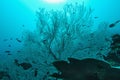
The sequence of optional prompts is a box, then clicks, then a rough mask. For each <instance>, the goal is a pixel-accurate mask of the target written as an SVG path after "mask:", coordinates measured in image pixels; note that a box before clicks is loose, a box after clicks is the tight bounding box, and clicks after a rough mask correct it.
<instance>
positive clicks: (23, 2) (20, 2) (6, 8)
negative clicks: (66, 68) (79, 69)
mask: <svg viewBox="0 0 120 80" xmlns="http://www.w3.org/2000/svg"><path fill="white" fill-rule="evenodd" d="M75 2H78V3H81V1H80V0H67V3H75ZM119 4H120V1H119V0H86V1H85V6H86V7H91V9H92V10H93V13H92V19H93V22H94V23H93V25H92V29H91V30H92V31H93V32H94V31H98V32H99V27H98V25H99V24H100V23H101V22H106V23H107V25H109V24H111V23H114V22H116V21H118V20H120V5H119ZM64 5H65V3H57V4H50V3H46V2H43V1H42V0H1V1H0V71H1V70H5V71H8V73H10V72H11V71H13V72H12V73H11V74H10V76H11V77H12V80H25V78H28V79H26V80H42V79H40V78H42V77H43V74H45V70H43V71H41V72H40V71H39V70H40V69H39V67H41V65H40V63H44V61H45V60H44V59H46V58H48V55H47V54H46V53H44V52H43V53H44V55H42V56H44V57H42V58H41V57H39V56H41V54H40V52H41V51H40V50H41V48H39V47H40V46H39V45H36V44H35V45H31V44H33V43H34V41H33V42H29V41H28V42H26V36H27V34H30V36H34V37H32V38H35V40H37V41H38V43H39V39H42V36H41V37H40V35H38V34H37V31H39V30H36V24H37V21H38V16H37V14H36V12H37V11H39V8H46V10H50V9H55V10H59V9H62V8H63V6H64ZM46 16H47V15H46ZM101 27H102V26H101ZM107 30H109V34H110V35H113V34H116V33H117V34H120V23H117V24H116V25H115V27H113V28H109V29H107ZM92 31H91V32H92ZM29 32H33V34H32V33H29ZM88 32H89V31H88ZM104 32H105V30H104ZM104 32H103V33H104ZM106 32H107V31H106ZM38 33H39V32H38ZM86 33H87V32H86ZM105 34H106V33H105ZM109 34H108V35H109ZM102 35H103V34H102V33H101V35H99V36H100V37H101V36H102ZM106 35H107V34H106ZM47 36H48V35H47ZM45 37H46V36H45ZM100 37H96V38H98V44H101V42H102V41H100V39H101V38H100ZM47 38H48V37H47ZM59 38H60V37H59ZM59 38H58V39H59ZM85 38H89V37H86V36H85ZM85 38H83V42H82V43H80V44H81V45H83V43H84V39H85ZM99 42H100V43H99ZM54 44H55V45H53V46H51V48H54V49H53V52H56V50H57V49H55V47H56V46H57V43H54ZM75 44H77V43H76V42H75ZM26 45H27V47H25V46H26ZM86 45H88V44H87V43H86V42H85V45H83V47H84V46H86ZM108 45H109V44H108ZM58 46H59V45H58ZM58 46H57V47H58ZM74 46H76V47H77V46H78V45H73V47H74ZM98 46H99V45H98ZM73 47H71V46H70V47H69V45H68V48H67V49H68V52H67V51H63V53H70V52H71V51H72V49H71V48H73ZM78 47H81V46H78ZM69 48H70V49H71V51H70V50H69ZM95 49H96V48H95ZM73 50H74V49H73ZM35 51H36V52H35ZM43 51H44V50H43ZM46 51H47V50H46ZM86 51H89V50H86ZM95 51H96V50H95ZM93 52H94V51H93ZM103 52H106V51H103ZM80 53H82V51H81V52H80ZM91 53H92V52H91ZM84 54H85V53H84V51H83V55H81V54H79V55H78V56H79V59H82V58H83V57H84ZM105 54H106V53H105ZM55 55H57V56H58V54H55ZM68 55H69V54H65V55H64V56H63V58H61V59H63V60H66V57H67V56H68ZM85 55H86V54H85ZM91 56H92V57H94V58H98V57H96V56H95V55H94V54H93V55H90V56H89V57H91ZM74 57H75V58H78V57H77V56H76V55H75V56H74ZM85 57H87V56H85ZM35 58H36V59H35ZM15 59H17V60H18V63H22V62H24V61H25V62H29V63H31V64H33V65H32V68H31V69H30V70H28V71H22V68H21V67H20V68H19V66H16V64H15V62H14V61H15ZM50 60H51V61H52V60H53V58H51V57H50V58H48V63H49V62H51V61H50ZM40 61H41V62H40ZM34 62H35V63H36V62H38V63H36V64H34ZM37 68H38V69H39V70H38V74H39V76H37V77H35V78H34V77H32V76H33V75H34V69H37ZM42 68H44V66H42ZM46 69H48V70H49V69H50V68H48V67H47V68H46ZM53 70H54V69H53ZM17 71H18V75H19V76H17V74H16V73H17ZM53 72H54V71H53ZM23 73H25V75H23ZM28 74H29V75H30V76H31V77H32V78H29V75H28ZM22 76H23V77H22ZM47 76H48V75H47ZM47 76H46V77H47ZM44 77H45V76H44ZM3 80H7V79H3ZM10 80H11V79H10ZM45 80H48V78H46V79H45Z"/></svg>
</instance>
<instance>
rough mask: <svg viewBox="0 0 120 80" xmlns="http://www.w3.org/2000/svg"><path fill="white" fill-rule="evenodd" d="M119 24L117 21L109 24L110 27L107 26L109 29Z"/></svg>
mask: <svg viewBox="0 0 120 80" xmlns="http://www.w3.org/2000/svg"><path fill="white" fill-rule="evenodd" d="M119 22H120V20H117V21H116V22H114V23H112V24H110V25H109V27H110V28H112V27H115V26H116V24H117V23H119Z"/></svg>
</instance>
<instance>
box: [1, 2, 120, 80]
mask: <svg viewBox="0 0 120 80" xmlns="http://www.w3.org/2000/svg"><path fill="white" fill-rule="evenodd" d="M69 58H75V59H78V60H81V59H87V58H92V59H96V60H101V61H103V62H107V63H109V64H110V65H111V66H113V67H115V68H116V67H117V69H118V70H119V66H120V1H119V0H1V1H0V80H59V79H62V80H72V79H73V80H75V79H76V80H79V79H82V78H81V77H80V78H73V77H71V79H70V77H68V76H70V75H68V74H67V77H64V76H66V74H65V73H64V72H63V75H62V74H54V73H61V72H60V71H61V70H62V69H63V68H64V67H65V64H67V62H65V64H63V65H61V63H59V64H60V66H62V69H61V67H60V69H59V68H56V67H58V65H59V64H58V65H57V63H56V64H54V63H55V61H61V60H62V61H69ZM73 61H74V59H73ZM75 61H76V60H75ZM93 61H94V60H93ZM70 63H71V62H70ZM70 63H69V64H70ZM96 64H97V63H96ZM56 65H57V66H56ZM80 65H81V64H80ZM76 66H77V65H76ZM70 68H71V67H70ZM71 69H73V68H71ZM105 69H106V68H105ZM110 69H111V68H110ZM73 70H74V69H73ZM71 71H72V70H71ZM73 72H75V71H73ZM118 73H119V72H118ZM91 74H92V73H91ZM114 74H116V73H114ZM61 75H62V76H61ZM76 75H77V73H76ZM85 76H86V75H85ZM105 76H106V75H105ZM107 76H108V75H107ZM76 77H77V76H76ZM100 77H101V76H100ZM113 77H114V78H113V80H118V79H119V78H118V77H117V78H116V76H113ZM105 79H108V77H107V78H106V77H105V78H104V79H103V78H102V79H101V78H100V79H98V80H105ZM83 80H89V79H83ZM90 80H91V79H90ZM93 80H97V79H96V78H95V79H93ZM111 80H112V79H111Z"/></svg>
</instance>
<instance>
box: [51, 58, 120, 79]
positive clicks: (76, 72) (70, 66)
mask: <svg viewBox="0 0 120 80" xmlns="http://www.w3.org/2000/svg"><path fill="white" fill-rule="evenodd" d="M68 60H69V63H68V62H67V61H55V62H53V65H54V66H55V67H56V69H57V70H58V71H59V72H60V73H53V74H52V75H51V76H52V77H56V78H61V79H63V80H120V76H119V74H120V69H116V68H112V67H111V66H110V65H109V64H108V63H107V62H104V61H100V60H97V59H91V58H87V59H83V60H78V59H74V58H68Z"/></svg>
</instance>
